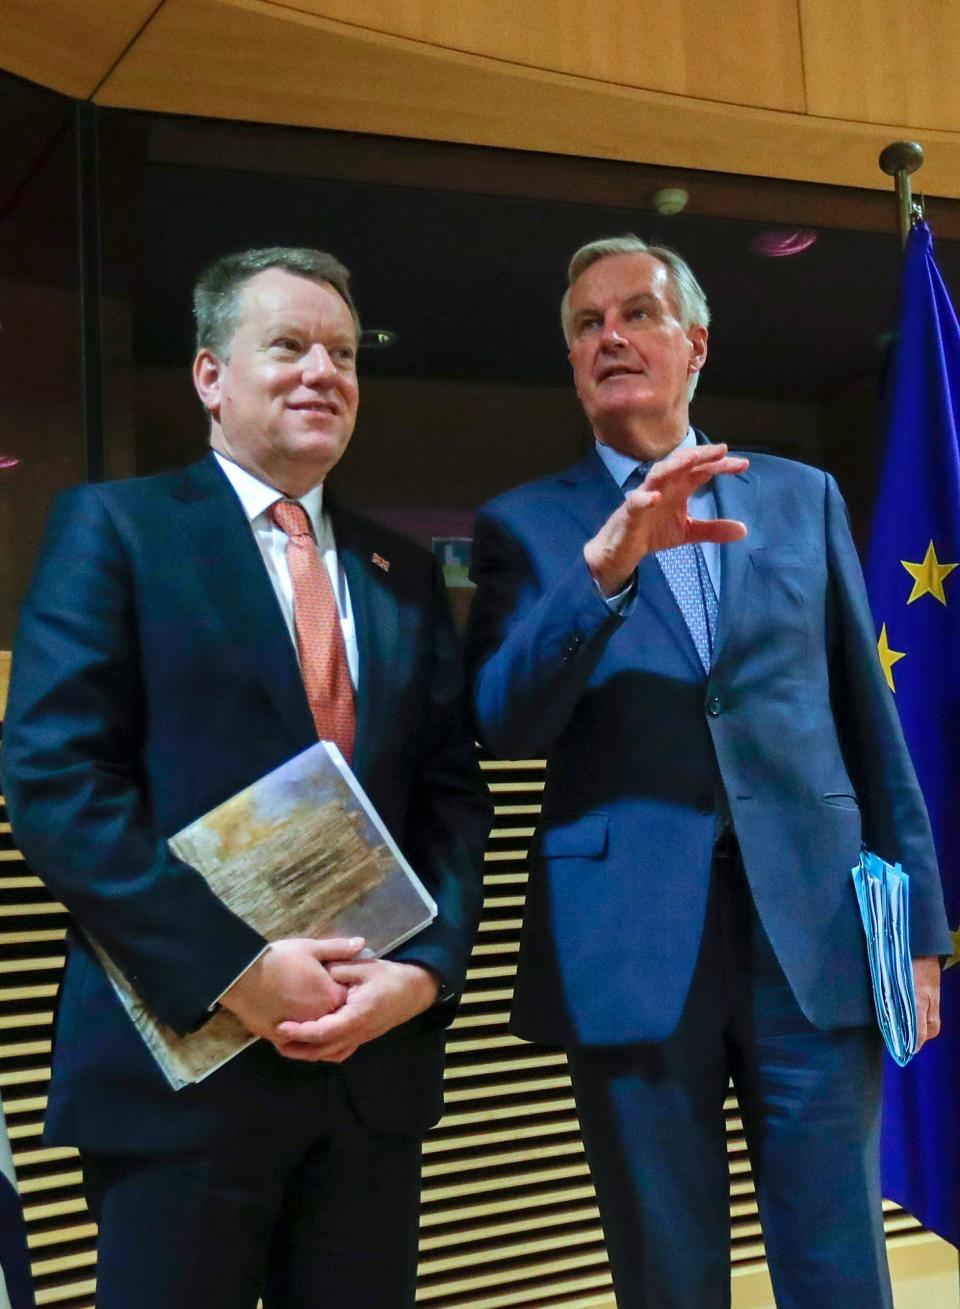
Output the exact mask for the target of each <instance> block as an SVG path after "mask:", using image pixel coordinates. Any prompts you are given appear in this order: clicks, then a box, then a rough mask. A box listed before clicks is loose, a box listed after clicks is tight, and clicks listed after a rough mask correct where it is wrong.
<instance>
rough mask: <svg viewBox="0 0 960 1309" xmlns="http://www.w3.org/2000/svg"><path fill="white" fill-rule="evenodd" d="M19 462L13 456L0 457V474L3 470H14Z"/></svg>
mask: <svg viewBox="0 0 960 1309" xmlns="http://www.w3.org/2000/svg"><path fill="white" fill-rule="evenodd" d="M19 462H20V460H19V459H17V458H16V457H15V456H14V455H0V472H2V471H3V470H4V469H5V468H16V466H17V464H19Z"/></svg>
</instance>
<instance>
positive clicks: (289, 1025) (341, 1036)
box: [276, 1006, 360, 1045]
mask: <svg viewBox="0 0 960 1309" xmlns="http://www.w3.org/2000/svg"><path fill="white" fill-rule="evenodd" d="M359 1024H360V1020H359V1019H358V1017H357V1014H356V1010H351V1009H350V1008H349V1006H344V1007H343V1008H341V1009H337V1010H335V1011H334V1012H333V1013H331V1014H324V1015H323V1017H322V1018H308V1019H306V1020H304V1021H303V1022H298V1021H297V1020H296V1019H293V1018H287V1019H284V1021H283V1022H282V1023H277V1026H276V1032H277V1035H278V1036H279V1037H280V1038H281V1039H282V1040H284V1041H298V1042H304V1043H306V1044H308V1045H323V1044H324V1043H326V1042H328V1041H341V1040H348V1041H355V1040H357V1038H358V1036H359V1033H358V1030H357V1029H358V1027H359Z"/></svg>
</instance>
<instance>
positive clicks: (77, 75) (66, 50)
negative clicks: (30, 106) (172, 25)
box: [0, 0, 163, 100]
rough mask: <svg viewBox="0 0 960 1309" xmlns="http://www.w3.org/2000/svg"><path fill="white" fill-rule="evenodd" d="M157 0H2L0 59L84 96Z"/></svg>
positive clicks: (20, 72)
mask: <svg viewBox="0 0 960 1309" xmlns="http://www.w3.org/2000/svg"><path fill="white" fill-rule="evenodd" d="M162 3H163V0H4V3H3V6H2V7H0V51H2V54H0V60H2V64H3V67H4V68H5V69H6V70H7V71H8V72H10V73H16V74H17V76H19V77H26V78H29V79H30V81H32V82H40V83H41V84H42V85H43V86H49V87H52V88H53V89H54V90H55V91H62V92H63V93H64V95H72V96H76V97H77V98H78V99H81V100H85V99H87V97H89V96H90V95H92V94H93V92H94V91H95V89H96V88H97V86H99V84H100V82H101V81H102V80H103V78H104V77H105V76H106V74H107V73H108V72H109V71H110V69H111V67H112V66H113V64H114V63H115V62H116V60H117V59H118V58H119V57H120V55H122V54H123V52H124V50H125V49H126V47H127V46H128V45H129V44H130V42H131V41H132V40H133V38H134V37H135V36H136V34H137V32H138V31H139V30H140V28H141V27H142V26H143V25H144V23H146V22H147V21H148V19H149V18H150V15H151V14H152V13H153V12H154V10H155V9H157V7H158V4H162Z"/></svg>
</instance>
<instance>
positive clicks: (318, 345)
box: [303, 341, 337, 382]
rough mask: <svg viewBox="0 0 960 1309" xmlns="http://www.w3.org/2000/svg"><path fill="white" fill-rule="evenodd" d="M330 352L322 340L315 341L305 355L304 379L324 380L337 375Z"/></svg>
mask: <svg viewBox="0 0 960 1309" xmlns="http://www.w3.org/2000/svg"><path fill="white" fill-rule="evenodd" d="M336 371H337V370H336V368H335V367H334V364H333V360H332V359H331V358H330V352H329V351H328V350H327V347H326V346H325V345H324V344H323V343H322V342H321V341H315V342H314V343H313V345H312V346H311V347H310V349H309V350H308V351H307V353H306V354H305V355H304V356H303V379H304V381H305V382H306V381H324V380H326V379H328V378H332V377H335V376H336Z"/></svg>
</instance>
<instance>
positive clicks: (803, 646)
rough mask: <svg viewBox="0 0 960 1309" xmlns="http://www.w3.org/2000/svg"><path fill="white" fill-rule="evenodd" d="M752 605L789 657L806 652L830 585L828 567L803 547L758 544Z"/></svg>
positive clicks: (753, 558) (752, 556)
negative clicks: (827, 579) (828, 582)
mask: <svg viewBox="0 0 960 1309" xmlns="http://www.w3.org/2000/svg"><path fill="white" fill-rule="evenodd" d="M750 565H751V601H750V603H751V608H752V611H753V613H754V615H755V616H756V618H757V621H758V622H759V623H761V624H762V625H763V628H764V631H765V633H767V634H769V636H770V638H771V639H772V640H773V641H775V642H776V643H777V646H778V648H779V652H780V653H781V654H782V655H783V656H784V657H787V658H789V659H794V660H795V659H798V658H800V657H802V656H803V655H805V654H806V652H807V648H808V645H809V641H810V626H811V622H812V616H813V614H814V613H816V612H817V608H816V606H817V602H818V597H821V598H822V597H823V595H824V593H825V587H826V570H825V568H824V566H823V565H822V563H821V562H820V560H819V559H817V557H816V556H815V555H814V554H813V553H812V552H811V551H809V550H806V549H804V548H803V547H791V546H786V545H769V546H758V547H756V548H755V549H753V550H751V552H750Z"/></svg>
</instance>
